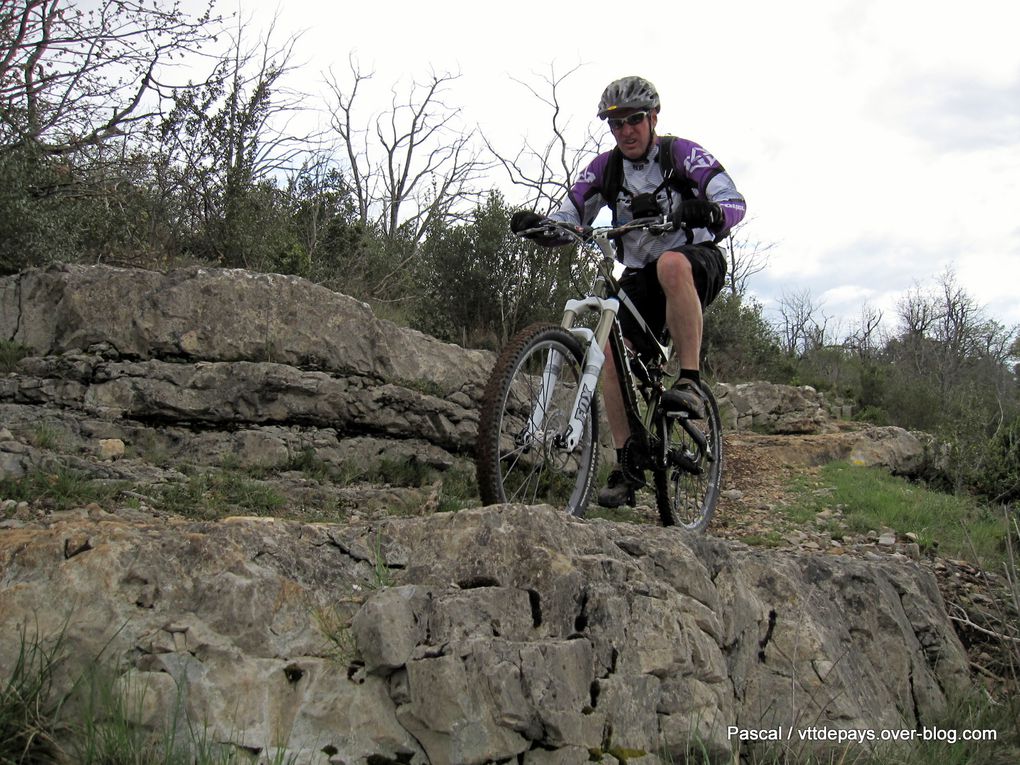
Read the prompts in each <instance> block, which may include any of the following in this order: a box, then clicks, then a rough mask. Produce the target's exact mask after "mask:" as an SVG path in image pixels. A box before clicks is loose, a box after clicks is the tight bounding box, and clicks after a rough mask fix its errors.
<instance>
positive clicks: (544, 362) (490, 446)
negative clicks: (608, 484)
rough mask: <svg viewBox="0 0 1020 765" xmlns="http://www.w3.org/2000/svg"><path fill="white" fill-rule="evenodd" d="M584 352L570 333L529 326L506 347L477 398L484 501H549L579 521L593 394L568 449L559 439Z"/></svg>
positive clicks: (588, 482) (590, 448)
mask: <svg viewBox="0 0 1020 765" xmlns="http://www.w3.org/2000/svg"><path fill="white" fill-rule="evenodd" d="M583 359H584V352H583V350H582V348H581V345H580V343H579V342H578V341H577V339H576V338H575V337H574V336H573V335H571V334H570V333H569V332H568V331H567V330H565V329H563V328H561V327H557V326H555V325H551V324H533V325H532V326H530V327H527V328H526V329H524V330H522V331H521V332H520V333H518V335H517V336H516V337H515V338H514V339H513V340H512V341H511V343H510V345H508V346H507V347H506V349H505V350H504V351H503V353H502V354H500V357H499V359H498V361H497V362H496V366H495V368H494V369H493V371H492V375H491V377H490V378H489V383H488V385H487V386H486V389H485V395H484V398H483V400H482V410H481V418H480V421H479V424H478V441H477V443H476V448H475V468H476V471H477V475H478V488H479V492H480V493H481V497H482V502H483V503H484V504H486V505H492V504H498V503H502V502H524V503H527V504H550V505H554V506H558V507H564V508H566V510H567V512H569V513H570V514H571V515H576V516H582V515H584V512H585V509H586V508H587V506H588V500H589V497H590V496H591V490H592V482H593V480H594V477H595V466H596V461H597V456H598V419H599V418H598V402H597V397H596V396H595V394H594V392H593V395H592V398H591V406H590V407H589V409H588V412H587V414H586V416H585V417H584V419H583V432H582V433H581V438H580V440H579V441H578V443H577V446H576V447H575V448H574V449H573V450H572V451H570V452H568V451H567V450H566V449H565V448H564V437H565V435H566V432H565V431H566V428H567V424H568V421H569V418H570V413H571V409H572V408H573V405H574V398H575V396H576V394H577V388H578V383H579V382H580V379H581V371H582V368H583Z"/></svg>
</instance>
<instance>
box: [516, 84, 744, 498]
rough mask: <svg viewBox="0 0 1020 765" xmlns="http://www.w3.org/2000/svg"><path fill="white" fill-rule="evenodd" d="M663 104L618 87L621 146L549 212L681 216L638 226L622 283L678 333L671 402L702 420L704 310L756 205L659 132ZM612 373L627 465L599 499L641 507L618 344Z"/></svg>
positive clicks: (632, 87) (614, 123)
mask: <svg viewBox="0 0 1020 765" xmlns="http://www.w3.org/2000/svg"><path fill="white" fill-rule="evenodd" d="M659 108H660V102H659V94H658V92H657V91H656V90H655V87H654V86H653V85H652V84H651V83H650V82H649V81H648V80H645V79H643V78H641V77H624V78H622V79H619V80H615V81H614V82H612V83H610V84H609V86H608V87H607V88H606V89H605V91H604V92H603V93H602V98H601V99H600V101H599V107H598V116H599V118H600V119H603V120H608V122H609V129H610V130H611V131H612V135H613V138H614V139H615V140H616V147H615V148H614V149H613V150H612V151H608V152H605V153H603V154H600V155H599V156H598V157H596V158H595V159H594V160H593V161H592V162H591V164H589V165H588V167H587V168H585V170H584V172H583V173H582V174H581V176H580V179H579V180H578V182H577V183H575V184H574V186H573V187H572V188H571V189H570V191H569V193H568V194H567V199H566V201H564V203H563V204H562V205H561V206H560V208H559V209H558V210H557V211H556V212H554V213H553V214H552V215H551V216H549V217H550V218H551V219H553V220H558V221H564V222H567V223H572V224H575V225H586V226H587V225H591V223H592V221H594V220H595V217H596V215H597V214H598V212H599V210H601V209H602V207H604V206H606V205H608V206H609V207H610V209H611V210H612V213H613V225H620V224H623V223H627V222H629V221H631V220H634V219H636V218H644V217H649V216H658V215H665V216H667V217H668V218H670V219H672V221H673V224H674V231H673V232H671V233H668V234H663V235H653V234H651V233H649V232H647V231H633V232H629V233H627V234H626V235H625V236H624V237H623V238H622V239H621V240H620V241H619V242H618V243H617V252H616V256H617V259H618V260H619V261H620V262H622V263H623V265H624V267H625V270H624V272H623V276H622V277H621V279H620V285H621V287H622V288H623V290H624V292H626V294H627V295H628V296H629V297H630V298H631V300H633V302H634V303H635V305H636V306H637V308H638V310H639V311H640V313H641V315H642V316H643V317H644V318H645V320H646V321H647V322H648V325H649V326H650V327H651V328H652V329H653V330H654V331H656V332H657V333H659V332H661V330H662V329H663V328H664V327H665V328H668V329H669V334H670V337H672V339H673V343H674V346H675V347H676V351H677V354H678V358H679V359H680V367H681V369H680V375H679V377H678V379H677V381H676V383H675V384H674V385H673V388H672V389H671V390H669V391H667V392H666V393H664V394H663V397H662V400H663V402H665V404H666V405H667V406H669V407H671V408H673V409H676V410H686V411H687V412H688V413H689V415H690V416H691V417H692V418H704V416H705V409H704V404H703V396H702V393H701V390H700V388H699V386H700V383H701V371H700V369H701V359H700V356H701V333H702V311H703V310H704V308H706V307H707V306H708V305H709V304H710V303H711V302H712V301H713V300H714V299H715V298H716V296H717V295H718V294H719V291H720V290H721V289H722V286H723V281H724V278H725V276H726V258H725V256H724V255H723V253H722V251H721V250H720V249H719V247H718V246H717V244H716V243H717V242H719V241H722V240H723V239H724V238H725V237H726V236H727V234H728V233H729V231H730V229H731V228H732V227H733V226H735V225H736V224H737V223H739V222H740V221H741V220H742V219H743V217H744V213H745V211H746V206H745V203H744V198H743V196H741V195H740V193H739V192H738V191H737V189H736V187H735V186H734V184H733V181H732V179H731V178H730V176H729V174H727V173H726V171H725V170H724V169H723V166H722V165H721V164H719V162H718V161H717V160H716V159H715V157H713V156H712V155H711V154H709V153H708V152H707V151H705V149H704V148H702V147H701V146H700V145H698V144H697V143H695V142H693V141H689V140H687V139H683V138H674V137H672V136H662V137H660V136H658V135H657V134H656V132H655V127H656V124H657V122H658V115H659ZM660 149H662V150H663V151H662V154H661V156H660ZM541 221H542V217H541V216H540V215H538V214H537V213H534V212H529V211H520V212H517V213H515V214H514V216H513V218H512V219H511V222H510V227H511V229H512V230H513V231H514V232H515V233H516V232H522V231H526V230H528V229H534V228H535V227H536V225H539V224H540V223H541ZM539 241H543V240H541V239H540V240H539ZM544 243H546V244H551V245H556V244H562V242H558V241H555V240H553V241H545V242H544ZM620 323H621V328H622V330H623V335H624V337H625V338H632V339H633V338H635V337H637V336H638V333H637V332H635V326H634V321H633V319H632V318H631V317H630V315H629V314H628V313H627V312H626V311H624V312H621V314H620ZM629 344H630V343H629ZM636 350H637V351H638V352H640V351H641V349H640V348H637V349H636ZM604 372H605V384H604V385H603V398H604V401H605V408H606V417H607V419H608V420H609V427H610V430H611V431H612V435H613V446H614V447H615V448H616V457H617V465H616V467H615V468H614V470H613V471H612V473H611V474H610V476H609V481H608V483H607V485H606V486H605V487H604V488H603V489H602V490H601V491H600V492H599V494H598V503H599V504H600V505H602V506H603V507H619V506H620V505H622V504H629V505H633V504H634V501H635V500H634V491H635V490H636V489H638V488H640V487H641V486H643V485H644V483H645V480H644V469H643V466H642V465H641V464H640V458H639V457H637V456H636V455H634V454H632V453H631V448H630V446H629V445H628V442H629V440H630V435H631V434H630V425H629V424H628V422H627V416H626V413H625V410H624V404H623V396H622V394H621V392H620V386H619V382H618V378H617V375H616V368H615V366H614V362H613V355H612V353H610V352H609V350H608V348H607V349H606V361H605V369H604Z"/></svg>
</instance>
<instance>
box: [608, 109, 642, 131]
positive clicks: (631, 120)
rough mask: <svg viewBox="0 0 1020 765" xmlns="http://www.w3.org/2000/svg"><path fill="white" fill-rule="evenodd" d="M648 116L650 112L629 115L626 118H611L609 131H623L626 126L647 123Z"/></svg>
mask: <svg viewBox="0 0 1020 765" xmlns="http://www.w3.org/2000/svg"><path fill="white" fill-rule="evenodd" d="M647 116H648V112H634V113H633V114H628V115H627V116H626V117H610V118H609V120H608V122H609V129H610V130H622V129H623V126H624V125H631V126H633V125H640V124H641V123H642V122H644V121H645V118H646V117H647Z"/></svg>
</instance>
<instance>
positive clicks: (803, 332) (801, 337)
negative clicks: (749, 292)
mask: <svg viewBox="0 0 1020 765" xmlns="http://www.w3.org/2000/svg"><path fill="white" fill-rule="evenodd" d="M830 320H831V317H828V316H826V315H825V313H824V312H823V311H822V305H821V304H820V303H818V302H817V301H816V300H815V299H814V298H813V297H812V295H811V291H810V290H808V289H802V290H798V291H796V292H784V293H783V295H782V297H780V299H779V325H778V326H777V327H776V330H777V331H778V333H779V338H780V342H781V343H782V347H783V350H784V351H786V353H788V354H789V355H791V356H797V355H804V354H805V353H807V352H808V351H811V350H814V349H816V348H821V347H823V346H824V345H826V340H827V337H828V325H829V322H830Z"/></svg>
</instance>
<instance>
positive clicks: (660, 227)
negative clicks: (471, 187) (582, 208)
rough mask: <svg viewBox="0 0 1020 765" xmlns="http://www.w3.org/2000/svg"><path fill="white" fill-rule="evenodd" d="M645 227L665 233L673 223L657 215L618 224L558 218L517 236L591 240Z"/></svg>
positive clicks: (615, 237) (608, 238)
mask: <svg viewBox="0 0 1020 765" xmlns="http://www.w3.org/2000/svg"><path fill="white" fill-rule="evenodd" d="M638 229H645V230H647V231H649V232H651V233H653V234H665V233H668V232H670V231H673V224H672V223H671V222H670V221H665V222H664V221H663V220H662V219H661V218H659V217H650V218H637V219H635V220H632V221H630V222H629V223H624V224H622V225H620V226H615V227H614V226H599V227H592V226H575V225H573V224H571V223H564V222H563V221H558V220H549V219H548V218H547V219H546V220H544V221H542V223H541V225H539V226H535V227H534V228H529V229H525V230H524V231H519V232H518V234H517V235H518V236H522V237H531V236H545V237H547V238H549V239H554V238H556V237H558V236H561V235H562V234H564V233H565V234H567V235H569V236H570V237H572V238H573V239H576V240H577V241H578V242H582V243H583V242H591V241H595V240H598V239H606V240H612V239H619V238H620V237H622V236H623V235H624V234H626V233H627V232H628V231H637V230H638Z"/></svg>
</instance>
